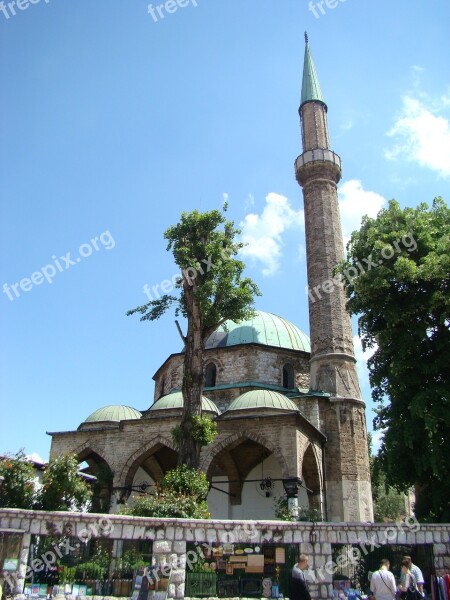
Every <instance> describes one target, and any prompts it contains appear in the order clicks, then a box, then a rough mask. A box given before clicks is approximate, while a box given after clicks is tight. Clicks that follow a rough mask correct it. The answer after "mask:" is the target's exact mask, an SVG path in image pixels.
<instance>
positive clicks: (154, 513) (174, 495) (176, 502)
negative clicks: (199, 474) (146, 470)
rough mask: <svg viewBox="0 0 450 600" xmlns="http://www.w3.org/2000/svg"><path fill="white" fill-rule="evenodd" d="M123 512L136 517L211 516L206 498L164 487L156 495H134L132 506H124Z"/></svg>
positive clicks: (178, 517)
mask: <svg viewBox="0 0 450 600" xmlns="http://www.w3.org/2000/svg"><path fill="white" fill-rule="evenodd" d="M121 513H122V514H125V515H132V516H135V517H159V518H172V519H210V518H211V515H210V513H209V511H208V506H207V504H206V501H205V500H198V499H197V498H196V497H195V496H185V495H183V494H180V493H179V492H175V491H174V490H162V489H159V490H158V492H157V493H156V494H154V495H147V496H136V497H134V498H133V504H132V506H129V507H125V508H123V509H122V511H121Z"/></svg>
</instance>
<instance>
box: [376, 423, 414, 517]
mask: <svg viewBox="0 0 450 600" xmlns="http://www.w3.org/2000/svg"><path fill="white" fill-rule="evenodd" d="M367 439H368V444H369V464H370V479H371V482H372V498H373V514H374V519H375V522H376V523H394V522H397V521H401V520H402V519H404V518H405V517H407V516H409V515H408V513H407V511H406V497H405V494H404V493H403V492H399V491H398V490H396V489H395V488H394V487H392V486H390V485H388V484H387V482H386V474H385V473H384V471H383V466H382V464H381V462H380V459H379V457H378V456H377V455H374V454H373V450H372V434H371V433H369V434H368V435H367Z"/></svg>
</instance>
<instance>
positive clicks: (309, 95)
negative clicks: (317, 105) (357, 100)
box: [300, 31, 326, 109]
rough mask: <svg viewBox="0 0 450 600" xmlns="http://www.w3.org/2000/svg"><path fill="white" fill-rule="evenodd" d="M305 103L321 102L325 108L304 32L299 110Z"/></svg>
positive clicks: (306, 34) (306, 35)
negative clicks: (303, 57)
mask: <svg viewBox="0 0 450 600" xmlns="http://www.w3.org/2000/svg"><path fill="white" fill-rule="evenodd" d="M306 102H322V104H323V105H324V106H325V108H326V104H325V101H324V99H323V95H322V90H321V89H320V83H319V78H318V77H317V73H316V68H315V66H314V61H313V58H312V54H311V50H310V48H309V43H308V33H307V32H306V31H305V60H304V63H303V81H302V98H301V103H300V109H301V107H302V106H303V105H304V104H305V103H306Z"/></svg>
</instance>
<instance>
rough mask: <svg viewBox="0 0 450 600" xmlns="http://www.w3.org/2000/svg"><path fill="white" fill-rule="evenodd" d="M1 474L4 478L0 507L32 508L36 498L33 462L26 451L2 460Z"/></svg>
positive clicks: (0, 461) (20, 451)
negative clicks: (26, 454) (28, 458)
mask: <svg viewBox="0 0 450 600" xmlns="http://www.w3.org/2000/svg"><path fill="white" fill-rule="evenodd" d="M0 475H1V476H2V477H3V478H4V481H3V485H2V486H1V489H0V507H3V508H25V509H32V508H33V506H34V500H35V491H34V480H35V475H34V469H33V464H32V463H31V462H30V461H29V460H27V457H26V456H25V452H24V451H23V450H19V452H18V453H17V454H15V455H14V456H6V457H4V458H3V459H2V460H0Z"/></svg>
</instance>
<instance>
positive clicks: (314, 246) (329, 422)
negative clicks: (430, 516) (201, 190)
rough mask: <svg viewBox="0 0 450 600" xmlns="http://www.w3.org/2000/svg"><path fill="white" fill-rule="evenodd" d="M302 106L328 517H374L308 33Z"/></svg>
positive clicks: (314, 377)
mask: <svg viewBox="0 0 450 600" xmlns="http://www.w3.org/2000/svg"><path fill="white" fill-rule="evenodd" d="M305 41H306V47H305V61H304V67H303V83H302V95H301V103H300V108H299V113H300V119H301V128H302V145H303V154H301V155H300V156H299V157H298V158H297V160H296V162H295V172H296V178H297V181H298V183H299V184H300V185H301V186H302V188H303V198H304V208H305V229H306V256H307V271H308V297H309V325H310V336H311V390H314V391H322V392H328V393H329V394H330V399H329V400H327V401H323V402H321V405H320V408H319V412H320V420H321V424H322V427H323V431H324V433H325V434H326V436H327V439H328V441H327V444H326V446H325V474H324V478H325V480H326V495H327V505H328V517H329V519H331V520H333V521H334V520H341V521H371V520H373V508H372V492H371V485H370V471H369V458H368V448H367V431H366V421H365V412H364V409H365V403H364V402H363V400H362V399H361V391H360V387H359V383H358V375H357V372H356V360H355V355H354V349H353V339H352V326H351V321H350V317H349V315H348V313H347V311H346V308H345V304H346V299H345V294H344V292H343V289H342V286H341V285H339V283H338V282H337V280H336V279H333V269H334V267H335V266H336V265H337V264H338V263H339V262H340V261H341V260H342V259H343V258H344V247H343V238H342V231H341V221H340V216H339V204H338V196H337V187H336V185H337V183H338V182H339V180H340V178H341V159H340V157H339V156H338V155H337V154H336V153H335V152H333V151H332V150H331V147H330V138H329V133H328V121H327V110H328V108H327V105H326V104H325V102H324V99H323V96H322V91H321V89H320V84H319V80H318V77H317V74H316V70H315V67H314V63H313V60H312V56H311V51H310V48H309V44H308V36H307V34H305Z"/></svg>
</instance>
